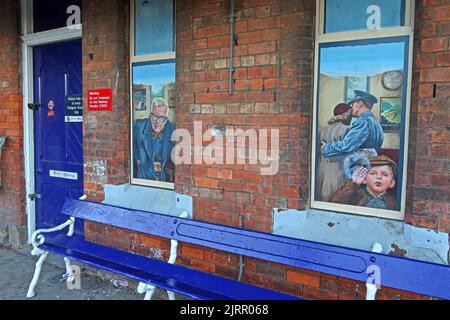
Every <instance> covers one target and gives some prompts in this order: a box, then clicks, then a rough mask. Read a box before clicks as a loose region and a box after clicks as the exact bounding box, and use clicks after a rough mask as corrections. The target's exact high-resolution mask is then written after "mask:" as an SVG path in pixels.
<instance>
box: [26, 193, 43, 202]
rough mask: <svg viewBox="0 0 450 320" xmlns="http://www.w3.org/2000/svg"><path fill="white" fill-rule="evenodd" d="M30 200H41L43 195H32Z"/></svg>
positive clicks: (29, 197) (29, 196)
mask: <svg viewBox="0 0 450 320" xmlns="http://www.w3.org/2000/svg"><path fill="white" fill-rule="evenodd" d="M28 199H30V200H31V201H34V200H36V199H41V195H40V194H39V193H32V194H29V195H28Z"/></svg>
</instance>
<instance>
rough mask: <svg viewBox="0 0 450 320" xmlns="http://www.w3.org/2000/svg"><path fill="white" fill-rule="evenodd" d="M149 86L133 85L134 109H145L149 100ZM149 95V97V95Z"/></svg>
mask: <svg viewBox="0 0 450 320" xmlns="http://www.w3.org/2000/svg"><path fill="white" fill-rule="evenodd" d="M151 92H152V89H151V86H140V87H139V86H135V88H134V90H133V94H134V97H133V102H134V111H144V112H145V111H146V110H147V104H150V103H149V102H150V101H151ZM149 96H150V97H149Z"/></svg>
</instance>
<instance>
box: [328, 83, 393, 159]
mask: <svg viewBox="0 0 450 320" xmlns="http://www.w3.org/2000/svg"><path fill="white" fill-rule="evenodd" d="M377 102H378V99H377V98H376V97H374V96H373V95H371V94H370V93H367V92H364V91H359V90H355V98H354V99H353V100H351V101H350V102H349V104H350V106H351V107H352V114H353V116H354V117H356V118H357V120H356V121H355V122H354V123H353V124H352V125H351V127H350V130H349V132H348V133H347V135H346V136H345V137H344V139H342V140H340V141H337V142H333V143H323V142H322V147H321V151H322V154H323V156H324V157H325V158H328V157H333V156H338V155H345V154H350V153H352V152H357V151H359V150H360V149H366V150H371V151H373V152H368V153H367V155H369V156H372V155H374V154H375V155H379V154H380V151H381V146H382V145H383V140H384V133H383V128H382V127H381V125H380V123H379V122H378V121H377V119H376V118H375V116H374V115H373V113H372V111H371V110H372V108H373V106H374V104H375V103H377Z"/></svg>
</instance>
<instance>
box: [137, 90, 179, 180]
mask: <svg viewBox="0 0 450 320" xmlns="http://www.w3.org/2000/svg"><path fill="white" fill-rule="evenodd" d="M168 114H169V105H168V103H167V101H166V100H165V99H163V98H155V99H154V100H153V102H152V106H151V113H150V116H149V118H148V119H142V120H136V121H135V123H134V125H133V155H134V161H135V164H137V168H136V173H135V178H138V179H145V180H155V181H163V182H171V181H172V178H173V177H169V176H168V175H167V173H166V172H167V171H168V170H167V169H168V168H167V166H168V165H170V161H171V153H172V149H173V147H174V144H175V142H173V141H171V136H172V133H173V131H174V130H175V126H174V124H173V123H172V122H170V121H169V119H168Z"/></svg>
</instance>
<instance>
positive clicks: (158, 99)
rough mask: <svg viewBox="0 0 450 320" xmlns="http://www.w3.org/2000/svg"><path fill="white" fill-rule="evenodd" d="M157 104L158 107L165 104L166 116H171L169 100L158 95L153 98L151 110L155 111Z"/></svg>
mask: <svg viewBox="0 0 450 320" xmlns="http://www.w3.org/2000/svg"><path fill="white" fill-rule="evenodd" d="M155 106H158V107H160V106H165V107H166V117H168V116H169V103H168V102H167V100H166V99H164V98H161V97H156V98H155V99H153V102H152V110H151V112H153V109H154V108H155Z"/></svg>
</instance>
